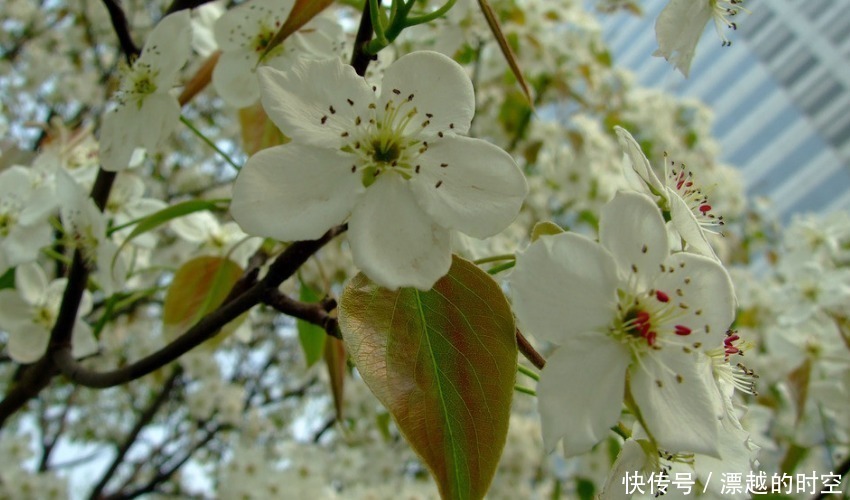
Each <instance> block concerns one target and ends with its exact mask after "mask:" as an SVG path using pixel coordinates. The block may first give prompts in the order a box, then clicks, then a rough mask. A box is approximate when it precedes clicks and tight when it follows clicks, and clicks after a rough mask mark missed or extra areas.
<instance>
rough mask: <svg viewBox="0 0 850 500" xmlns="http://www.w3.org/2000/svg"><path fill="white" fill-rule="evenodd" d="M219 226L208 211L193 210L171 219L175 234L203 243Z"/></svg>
mask: <svg viewBox="0 0 850 500" xmlns="http://www.w3.org/2000/svg"><path fill="white" fill-rule="evenodd" d="M218 228H219V223H218V220H217V219H216V218H215V216H214V215H213V214H212V213H210V212H208V211H206V210H205V211H203V212H195V213H192V214H189V215H186V216H184V217H180V218H179V219H174V220H173V221H171V229H172V230H173V231H174V232H175V233H177V236H179V237H181V238H183V239H184V240H186V241H190V242H192V243H203V242H205V241H207V239H209V238H210V236H211V235H212V234H213V233H214V232H215V231H217V230H218Z"/></svg>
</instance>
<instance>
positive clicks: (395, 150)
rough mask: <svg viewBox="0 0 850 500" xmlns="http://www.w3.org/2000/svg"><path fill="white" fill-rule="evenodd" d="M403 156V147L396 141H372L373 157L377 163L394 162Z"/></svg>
mask: <svg viewBox="0 0 850 500" xmlns="http://www.w3.org/2000/svg"><path fill="white" fill-rule="evenodd" d="M400 156H401V147H400V146H399V145H398V144H397V143H395V142H390V143H389V144H382V143H381V142H380V141H379V140H378V139H375V140H374V141H372V159H373V160H374V161H375V163H392V162H393V161H396V160H398V159H399V157H400Z"/></svg>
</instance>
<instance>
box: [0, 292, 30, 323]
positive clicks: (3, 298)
mask: <svg viewBox="0 0 850 500" xmlns="http://www.w3.org/2000/svg"><path fill="white" fill-rule="evenodd" d="M19 293H20V290H18V291H15V290H9V289H6V290H0V328H2V329H4V330H6V331H15V330H17V329H18V328H19V325H21V324H22V323H23V324H28V323H31V322H32V316H31V315H30V305H31V304H30V303H29V302H28V301H26V300H24V299H23V298H22V297H21V296H20V295H19Z"/></svg>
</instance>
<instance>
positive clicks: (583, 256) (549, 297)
mask: <svg viewBox="0 0 850 500" xmlns="http://www.w3.org/2000/svg"><path fill="white" fill-rule="evenodd" d="M599 233H600V242H601V243H597V242H595V241H592V240H590V239H589V238H587V237H584V236H581V235H577V234H574V233H562V234H559V235H555V236H543V237H541V238H540V239H538V240H537V241H536V242H535V243H533V244H532V245H531V246H529V248H528V249H527V250H526V251H525V252H523V253H522V254H520V255H519V256H518V257H517V264H516V268H515V269H514V273H513V276H512V278H511V288H512V291H513V305H514V312H515V313H516V315H517V319H518V321H519V325H520V328H522V329H523V330H524V331H526V332H528V333H531V334H533V335H535V336H536V337H538V338H540V339H543V340H547V341H550V342H552V343H554V344H557V345H559V346H561V348H560V349H558V350H556V351H555V353H554V354H553V355H552V356H551V357H550V358H549V359H548V360H547V363H546V367H545V369H544V370H543V373H542V377H541V380H540V383H539V385H538V390H537V393H538V398H539V409H540V413H541V418H542V423H543V440H544V442H545V443H546V447H547V449H549V450H551V449H553V448H554V446H555V445H556V443H557V441H558V440H559V439H560V438H563V441H564V449H565V452H566V453H567V455H575V454H579V453H583V452H585V451H587V450H589V449H590V448H591V447H592V446H593V445H594V444H596V443H597V442H598V441H600V440H601V439H602V438H604V437H605V436H606V435H607V433H608V429H609V428H610V427H611V426H612V425H614V424H615V423H616V422H617V421H618V418H619V416H620V412H621V407H622V404H623V401H624V394H625V395H626V402H627V403H629V400H630V399H631V400H633V402H634V405H631V404H630V406H631V407H632V408H631V409H632V411H637V412H638V417H639V418H640V420H641V421H642V422H643V423H644V425H645V426H646V432H647V434H648V435H649V436H650V438H652V440H654V441H655V442H656V443H657V446H658V447H659V448H660V449H664V450H668V451H671V452H680V451H685V452H701V453H706V454H711V455H716V454H717V448H716V440H717V433H718V417H719V415H718V413H719V411H720V408H722V404H721V402H719V401H717V400H716V399H717V391H716V389H714V380H713V378H712V366H711V361H710V358H709V357H708V356H707V355H706V352H707V351H708V350H709V349H711V348H714V347H716V346H719V345H721V343H722V341H723V338H724V334H725V332H726V330H727V329H728V327H729V325H730V324H731V322H732V319H733V318H734V313H735V307H734V299H733V290H732V284H731V280H730V278H729V275H728V274H727V273H726V270H725V269H723V267H722V266H720V265H719V264H718V263H716V262H715V261H713V260H711V259H708V258H705V257H702V256H698V255H693V254H690V253H675V254H672V255H671V254H670V251H669V246H668V242H667V231H666V229H665V226H664V220H663V219H662V217H661V213H660V211H659V210H658V207H657V206H655V204H654V203H653V202H652V200H651V199H649V198H648V197H647V196H645V195H643V194H639V193H629V192H621V193H618V194H617V195H616V196H615V198H614V199H613V200H612V201H611V202H610V203H608V204H607V205H606V206H605V207H604V208H603V209H602V214H601V217H600V227H599ZM635 405H636V407H635Z"/></svg>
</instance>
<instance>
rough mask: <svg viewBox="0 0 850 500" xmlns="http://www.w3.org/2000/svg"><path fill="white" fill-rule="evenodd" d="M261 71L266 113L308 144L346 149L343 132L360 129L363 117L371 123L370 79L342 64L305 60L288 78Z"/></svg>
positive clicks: (261, 87) (373, 99) (371, 96)
mask: <svg viewBox="0 0 850 500" xmlns="http://www.w3.org/2000/svg"><path fill="white" fill-rule="evenodd" d="M257 72H258V74H259V77H260V98H261V100H262V103H263V109H265V110H266V114H268V116H269V118H270V119H271V120H272V121H273V122H274V124H275V125H277V126H278V128H279V129H280V130H281V132H283V133H284V134H286V135H287V136H289V137H291V138H292V139H293V140H296V141H300V142H302V143H304V144H312V145H315V146H319V147H324V148H338V147H342V145H343V142H344V137H342V133H344V132H347V131H350V130H352V129H354V127H355V122H356V120H357V117H358V116H359V117H360V118H361V119H362V120H363V121H366V120H368V119H369V116H370V115H369V113H368V111H369V109H368V106H369V104H373V103H374V102H375V94H374V92H372V89H371V88H370V87H369V85H368V84H367V83H366V80H364V79H363V78H361V77H360V76H358V75H357V73H355V72H354V68H352V67H351V66H349V65H347V64H343V63H342V62H341V61H339V60H337V59H328V60H324V61H311V60H304V59H302V60H299V61H298V62H297V63H296V64H294V65H293V66H292V68H291V69H290V70H289V71H287V72H285V73H284V72H282V71H278V70H276V69H274V68H268V67H264V68H260V69H258V70H257ZM349 101H350V102H349Z"/></svg>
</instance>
